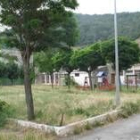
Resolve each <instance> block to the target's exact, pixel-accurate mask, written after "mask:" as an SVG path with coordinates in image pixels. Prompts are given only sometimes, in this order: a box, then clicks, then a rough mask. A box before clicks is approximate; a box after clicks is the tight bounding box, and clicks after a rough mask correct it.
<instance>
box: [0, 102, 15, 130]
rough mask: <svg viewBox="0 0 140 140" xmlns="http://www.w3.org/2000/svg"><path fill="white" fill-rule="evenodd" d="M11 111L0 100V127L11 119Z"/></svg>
mask: <svg viewBox="0 0 140 140" xmlns="http://www.w3.org/2000/svg"><path fill="white" fill-rule="evenodd" d="M12 114H13V110H12V109H11V107H10V106H9V105H8V104H7V103H6V102H4V101H1V100H0V127H1V126H3V125H4V124H5V123H6V121H7V118H8V117H11V116H12Z"/></svg>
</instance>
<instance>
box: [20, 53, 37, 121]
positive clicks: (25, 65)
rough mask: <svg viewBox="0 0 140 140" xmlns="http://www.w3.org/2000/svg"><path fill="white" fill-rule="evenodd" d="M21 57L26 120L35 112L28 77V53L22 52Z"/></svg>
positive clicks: (30, 118) (32, 116)
mask: <svg viewBox="0 0 140 140" xmlns="http://www.w3.org/2000/svg"><path fill="white" fill-rule="evenodd" d="M22 59H23V69H24V88H25V99H26V105H27V116H28V120H33V119H34V118H35V114H34V103H33V96H32V88H31V79H30V54H29V52H28V51H27V52H25V53H23V54H22Z"/></svg>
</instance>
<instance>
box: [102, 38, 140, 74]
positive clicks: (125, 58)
mask: <svg viewBox="0 0 140 140" xmlns="http://www.w3.org/2000/svg"><path fill="white" fill-rule="evenodd" d="M101 44H102V45H101V46H102V54H103V56H104V58H105V59H106V61H107V62H110V63H113V68H114V69H115V42H114V39H112V40H108V41H104V42H102V43H101ZM118 49H119V52H118V53H119V70H120V72H121V71H122V70H127V69H128V68H130V67H131V66H132V65H134V64H136V63H138V62H139V56H140V49H139V47H138V44H137V43H135V42H134V41H131V40H129V39H126V38H122V37H121V38H119V40H118Z"/></svg>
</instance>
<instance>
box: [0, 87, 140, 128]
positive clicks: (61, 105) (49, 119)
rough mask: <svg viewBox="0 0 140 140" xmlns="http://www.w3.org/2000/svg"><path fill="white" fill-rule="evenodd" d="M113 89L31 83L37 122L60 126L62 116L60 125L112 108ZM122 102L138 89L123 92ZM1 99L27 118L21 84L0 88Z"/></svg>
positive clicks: (135, 97) (137, 96)
mask: <svg viewBox="0 0 140 140" xmlns="http://www.w3.org/2000/svg"><path fill="white" fill-rule="evenodd" d="M114 94H115V92H114V91H113V92H103V91H98V90H96V91H83V90H78V89H75V88H72V89H71V91H70V92H69V91H68V89H67V88H66V87H54V89H52V88H51V87H50V86H46V85H33V96H34V106H35V113H36V120H35V121H36V122H39V123H45V124H50V125H56V126H59V125H60V123H61V118H62V115H63V116H64V119H63V125H65V124H68V123H72V122H75V121H78V120H82V119H85V118H89V117H93V116H96V115H99V114H102V113H105V112H107V111H110V110H112V109H113V108H114V107H113V101H114ZM121 98H122V102H126V101H135V100H138V99H140V94H139V93H138V92H136V93H131V92H125V93H124V92H123V93H122V95H121ZM0 99H1V100H4V101H6V102H7V103H8V104H10V105H11V106H12V107H13V108H14V110H15V113H14V116H15V118H18V119H26V118H27V116H26V104H25V94H24V87H23V86H2V87H0Z"/></svg>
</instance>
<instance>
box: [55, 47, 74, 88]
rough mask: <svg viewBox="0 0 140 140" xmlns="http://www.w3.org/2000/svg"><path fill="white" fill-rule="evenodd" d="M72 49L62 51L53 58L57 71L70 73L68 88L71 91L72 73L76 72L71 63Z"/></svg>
mask: <svg viewBox="0 0 140 140" xmlns="http://www.w3.org/2000/svg"><path fill="white" fill-rule="evenodd" d="M72 54H73V50H72V49H67V50H61V51H59V52H58V53H57V54H56V55H55V56H54V57H53V63H54V67H55V69H56V70H57V71H59V70H60V69H61V68H62V69H63V70H65V71H66V72H67V73H68V88H69V89H70V84H71V83H70V80H71V79H70V73H71V72H72V71H73V70H74V66H73V65H72V64H71V63H70V60H71V56H72Z"/></svg>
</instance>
